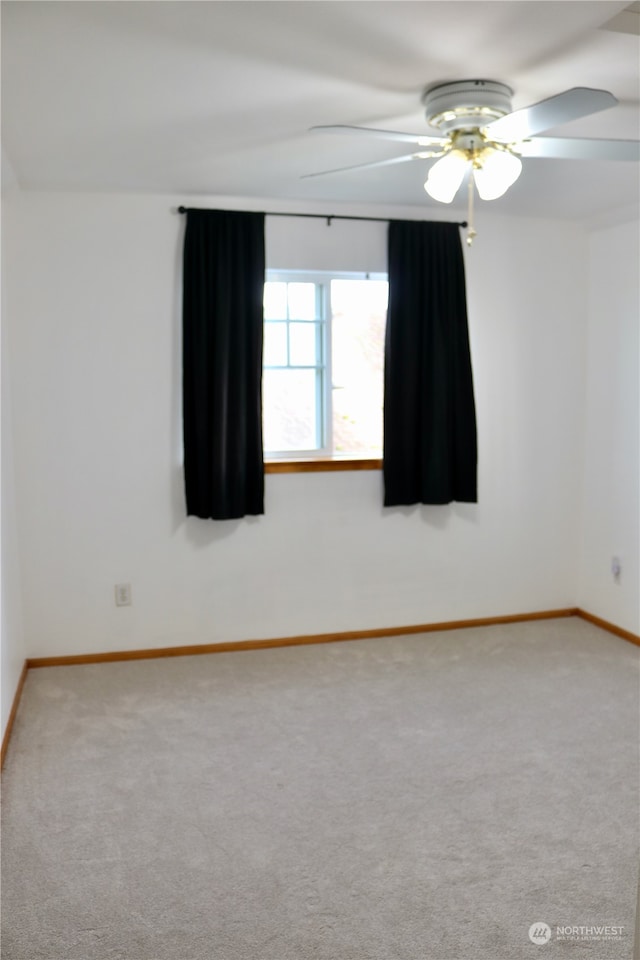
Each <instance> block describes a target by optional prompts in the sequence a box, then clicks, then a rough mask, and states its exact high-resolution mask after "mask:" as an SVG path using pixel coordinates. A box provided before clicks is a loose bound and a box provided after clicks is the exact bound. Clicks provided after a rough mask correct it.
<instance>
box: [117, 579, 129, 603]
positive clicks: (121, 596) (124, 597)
mask: <svg viewBox="0 0 640 960" xmlns="http://www.w3.org/2000/svg"><path fill="white" fill-rule="evenodd" d="M115 592H116V607H130V606H131V584H130V583H116V586H115Z"/></svg>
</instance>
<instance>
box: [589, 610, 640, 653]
mask: <svg viewBox="0 0 640 960" xmlns="http://www.w3.org/2000/svg"><path fill="white" fill-rule="evenodd" d="M576 616H578V617H582V619H583V620H588V621H589V623H593V624H594V625H595V626H596V627H600V629H601V630H607V631H608V632H609V633H614V634H615V635H616V637H622V639H623V640H628V641H629V643H635V644H636V645H637V646H640V637H639V636H638V635H637V634H636V633H632V632H631V631H630V630H624V629H623V628H622V627H617V626H616V625H615V623H609V621H608V620H602V619H601V618H600V617H596V616H594V615H593V614H592V613H587V611H586V610H581V609H580V608H579V607H578V609H577V610H576Z"/></svg>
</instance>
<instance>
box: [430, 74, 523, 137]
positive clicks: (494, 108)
mask: <svg viewBox="0 0 640 960" xmlns="http://www.w3.org/2000/svg"><path fill="white" fill-rule="evenodd" d="M512 95H513V90H512V89H511V87H508V86H507V85H506V84H505V83H499V82H498V81H497V80H456V81H455V82H453V83H438V84H436V85H435V86H432V87H428V88H427V90H425V92H424V94H423V97H422V102H423V104H424V106H425V112H426V115H427V122H428V123H429V124H430V126H432V127H435V128H436V129H437V130H440V131H441V132H442V133H445V134H446V133H449V132H450V131H453V130H466V129H477V128H480V127H483V126H484V125H485V124H487V123H490V122H491V120H497V119H498V117H503V116H505V115H506V114H507V113H511V109H512V108H511V97H512Z"/></svg>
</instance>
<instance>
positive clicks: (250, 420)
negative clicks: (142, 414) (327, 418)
mask: <svg viewBox="0 0 640 960" xmlns="http://www.w3.org/2000/svg"><path fill="white" fill-rule="evenodd" d="M264 249H265V248H264V214H263V213H237V212H234V211H227V210H188V211H187V225H186V232H185V239H184V273H183V284H184V286H183V417H184V471H185V490H186V500H187V513H188V514H189V515H193V516H196V517H203V518H212V519H214V520H232V519H235V518H237V517H243V516H245V515H246V514H260V513H264V464H263V457H262V398H261V386H262V322H263V321H262V300H263V286H264V273H265V253H264Z"/></svg>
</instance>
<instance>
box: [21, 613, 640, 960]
mask: <svg viewBox="0 0 640 960" xmlns="http://www.w3.org/2000/svg"><path fill="white" fill-rule="evenodd" d="M637 666H638V650H637V648H635V647H633V646H632V645H631V644H628V643H626V642H625V641H623V640H618V639H617V638H615V637H613V636H611V635H609V634H607V633H604V632H601V631H600V630H598V629H597V628H595V627H593V626H591V625H590V624H588V623H585V622H584V621H581V620H578V619H568V620H555V621H546V622H545V621H543V622H539V623H523V624H517V625H510V626H500V627H495V628H489V627H484V628H478V629H468V630H460V631H451V632H442V633H433V634H425V635H417V636H412V637H401V638H389V639H376V640H362V641H355V642H345V643H334V644H327V645H318V646H306V647H293V648H287V649H276V650H261V651H246V652H238V653H226V654H215V655H209V656H201V657H185V658H177V659H159V660H149V661H140V662H131V663H115V664H100V665H92V666H75V667H54V668H48V669H40V670H32V671H30V673H29V676H28V678H27V682H26V685H25V690H24V695H23V700H22V704H21V707H20V711H19V714H18V718H17V723H16V727H15V729H14V734H13V738H12V742H11V745H10V748H9V753H8V757H7V762H6V766H5V776H4V787H3V833H2V841H3V843H2V928H3V936H2V957H3V960H519V958H527V960H528V958H531V960H538V958H540V960H542V958H544V960H557V958H571V960H573V958H579V960H610V958H619V960H630V958H631V957H632V952H633V943H632V941H633V926H634V910H635V897H636V884H637V870H638V811H639V803H638V741H639V736H638V720H639V716H640V711H639V687H638V671H637ZM532 924H537V925H538V927H539V926H540V925H541V924H547V925H548V926H549V930H550V939H549V941H548V942H547V943H545V944H540V945H539V944H537V943H533V942H532V941H531V940H530V938H529V928H530V927H531V925H532ZM604 926H608V927H609V928H610V929H609V934H608V935H607V934H606V933H605V932H604V931H603V930H602V929H600V932H599V933H598V932H597V930H596V929H595V928H603V927H604ZM618 927H622V928H623V929H622V930H621V931H620V933H619V935H615V934H611V928H618ZM558 928H560V929H562V930H565V928H576V930H578V932H577V933H575V934H573V933H572V932H571V931H570V932H569V933H568V934H567V933H566V930H565V934H564V936H565V937H571V939H561V937H562V934H559V933H558ZM579 928H582V932H581V933H580V932H579Z"/></svg>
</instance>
